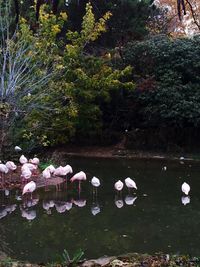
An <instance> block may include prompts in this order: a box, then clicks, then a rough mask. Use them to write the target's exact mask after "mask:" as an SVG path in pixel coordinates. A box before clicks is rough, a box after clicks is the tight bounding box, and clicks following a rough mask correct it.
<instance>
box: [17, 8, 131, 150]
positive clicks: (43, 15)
mask: <svg viewBox="0 0 200 267" xmlns="http://www.w3.org/2000/svg"><path fill="white" fill-rule="evenodd" d="M110 16H111V13H109V12H107V13H105V15H104V16H103V17H102V18H100V19H99V20H98V21H95V17H94V14H93V12H92V6H91V5H90V4H87V6H86V14H85V16H84V17H83V22H82V28H81V30H80V31H79V32H78V31H67V33H66V36H67V42H65V39H64V38H60V39H58V38H57V37H58V34H59V33H61V31H63V26H64V23H65V21H66V20H67V14H66V13H64V12H61V13H60V15H59V16H58V17H57V16H55V15H54V14H52V13H48V12H47V10H46V7H45V6H43V8H42V9H41V10H40V25H39V27H38V30H37V32H36V34H35V33H33V32H32V31H29V32H27V35H28V34H29V35H30V38H33V39H34V43H35V45H36V48H38V49H39V52H38V53H37V54H36V55H35V56H34V58H35V60H36V61H37V60H38V58H40V59H41V58H42V59H43V61H44V62H46V63H47V64H51V65H52V79H51V80H50V82H49V83H48V85H47V86H43V87H42V88H39V89H38V90H35V91H34V92H33V93H32V95H29V96H25V97H24V98H23V99H22V104H23V105H24V106H26V107H27V110H28V112H26V114H25V116H24V118H23V120H21V118H20V122H19V123H18V128H17V133H18V136H19V139H20V141H22V139H21V138H22V137H23V139H24V141H25V142H26V143H27V145H28V147H29V149H31V148H32V147H34V146H35V145H39V146H40V145H43V146H52V145H56V144H63V143H67V142H68V141H69V140H72V137H74V138H75V139H79V138H87V139H88V138H90V137H95V136H96V135H97V134H98V135H99V136H100V135H101V131H102V127H103V121H102V113H103V105H104V104H105V103H109V102H110V101H111V95H110V94H111V92H112V91H116V92H120V90H121V89H123V88H124V90H131V89H132V88H133V83H132V82H131V80H130V82H128V81H126V79H127V78H126V77H128V76H130V73H131V68H130V67H125V68H124V69H121V70H117V69H114V68H113V67H112V66H111V64H109V60H108V59H103V58H99V57H96V56H93V55H91V54H88V53H87V49H86V48H87V45H88V44H89V43H90V42H93V41H95V40H96V39H97V38H98V37H99V36H100V35H101V33H102V32H105V30H106V27H105V25H106V22H107V20H108V19H109V18H110ZM27 25H28V24H27V22H26V21H24V20H23V21H22V27H24V28H26V27H27ZM62 34H63V33H62Z"/></svg>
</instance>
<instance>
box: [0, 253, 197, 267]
mask: <svg viewBox="0 0 200 267" xmlns="http://www.w3.org/2000/svg"><path fill="white" fill-rule="evenodd" d="M199 265H200V258H198V257H189V256H187V255H178V256H177V255H169V254H162V253H157V254H154V255H148V254H138V253H129V254H126V255H120V256H113V257H105V256H104V257H101V258H99V259H93V260H84V261H81V262H78V263H75V262H74V263H70V264H66V262H58V263H48V264H42V263H40V264H30V263H26V262H18V261H12V260H11V259H10V258H4V259H1V261H0V266H2V267H4V266H5V267H8V266H10V267H42V266H45V267H48V266H51V267H65V266H79V267H123V266H126V267H161V266H166V267H167V266H169V267H172V266H185V267H186V266H188V267H190V266H199Z"/></svg>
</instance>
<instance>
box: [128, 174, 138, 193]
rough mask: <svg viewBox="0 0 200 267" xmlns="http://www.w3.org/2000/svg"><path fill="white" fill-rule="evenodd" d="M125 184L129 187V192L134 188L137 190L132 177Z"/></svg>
mask: <svg viewBox="0 0 200 267" xmlns="http://www.w3.org/2000/svg"><path fill="white" fill-rule="evenodd" d="M125 184H126V186H127V187H128V190H130V189H132V188H135V189H137V186H136V183H135V182H134V181H133V180H132V179H131V178H130V177H128V178H126V179H125Z"/></svg>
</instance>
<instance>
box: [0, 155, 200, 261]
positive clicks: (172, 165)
mask: <svg viewBox="0 0 200 267" xmlns="http://www.w3.org/2000/svg"><path fill="white" fill-rule="evenodd" d="M66 163H68V164H70V165H71V166H72V167H73V170H74V172H78V171H80V170H83V171H85V172H86V174H87V177H88V180H87V181H85V182H83V183H82V191H81V194H80V196H79V194H78V189H77V188H78V186H77V184H76V183H73V184H70V183H68V184H67V186H66V184H63V185H62V191H58V192H57V191H56V189H55V187H51V188H50V190H49V191H48V192H45V191H44V189H43V188H40V189H38V190H37V191H36V192H35V193H34V194H33V199H32V200H31V199H29V198H27V197H24V198H23V199H21V198H20V192H17V191H13V192H10V194H9V195H8V196H6V195H5V192H4V191H1V192H0V201H1V205H0V218H1V219H0V231H1V243H0V244H1V245H0V246H1V247H0V250H1V251H3V252H5V253H6V254H7V255H8V256H10V257H13V258H15V259H18V260H28V261H31V262H52V261H54V260H57V259H58V257H59V256H61V255H62V253H63V250H64V249H66V250H67V251H68V252H69V254H70V255H73V253H74V252H75V251H76V250H78V249H79V248H81V249H82V250H83V251H84V252H85V257H86V258H97V257H100V256H103V255H109V256H110V255H119V254H122V253H126V252H140V253H155V252H159V251H162V252H164V253H175V254H179V253H180V254H191V255H194V256H199V255H200V231H199V229H200V194H199V188H200V165H199V164H197V163H191V162H185V164H181V163H180V162H179V161H177V162H170V161H161V160H136V159H132V160H127V159H95V158H92V159H91V158H70V159H68V160H66ZM164 166H166V167H167V170H166V171H164V170H163V167H164ZM93 175H95V176H97V177H99V178H100V179H101V187H100V188H98V193H97V197H95V196H94V195H93V189H92V186H91V184H90V182H89V181H90V180H91V178H92V177H93ZM128 176H129V177H131V178H134V180H135V181H136V184H137V187H138V190H137V192H128V190H127V188H124V189H123V192H122V194H121V195H120V194H116V192H115V191H114V187H113V185H114V182H115V181H117V180H118V179H121V180H124V179H125V178H126V177H128ZM184 181H186V182H188V183H189V184H190V186H191V191H190V203H188V204H187V205H184V204H183V203H182V201H184V200H183V198H182V196H183V194H182V192H181V184H182V183H183V182H184Z"/></svg>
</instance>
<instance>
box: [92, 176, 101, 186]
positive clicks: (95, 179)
mask: <svg viewBox="0 0 200 267" xmlns="http://www.w3.org/2000/svg"><path fill="white" fill-rule="evenodd" d="M91 183H92V185H93V186H94V187H99V186H100V184H101V183H100V180H99V179H98V178H97V177H95V176H94V177H93V178H92V180H91Z"/></svg>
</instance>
